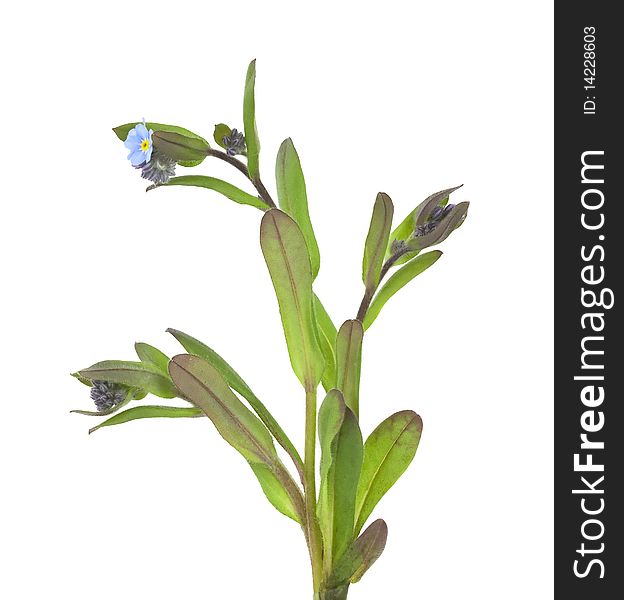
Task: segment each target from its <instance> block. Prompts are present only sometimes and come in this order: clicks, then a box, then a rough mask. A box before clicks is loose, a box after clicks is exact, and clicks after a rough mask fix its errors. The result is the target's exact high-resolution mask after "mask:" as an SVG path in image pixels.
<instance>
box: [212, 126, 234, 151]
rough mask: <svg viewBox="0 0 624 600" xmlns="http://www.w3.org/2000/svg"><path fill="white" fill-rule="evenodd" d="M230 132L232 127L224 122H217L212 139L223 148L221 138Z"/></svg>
mask: <svg viewBox="0 0 624 600" xmlns="http://www.w3.org/2000/svg"><path fill="white" fill-rule="evenodd" d="M230 133H232V129H231V128H230V127H229V125H226V124H225V123H219V124H217V125H215V128H214V134H213V137H214V141H215V142H217V144H219V146H221V148H224V149H225V144H224V143H223V138H224V137H225V136H226V135H230Z"/></svg>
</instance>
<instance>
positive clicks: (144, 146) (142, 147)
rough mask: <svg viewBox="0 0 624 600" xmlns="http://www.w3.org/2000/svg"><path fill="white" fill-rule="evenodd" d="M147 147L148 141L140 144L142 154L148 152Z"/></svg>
mask: <svg viewBox="0 0 624 600" xmlns="http://www.w3.org/2000/svg"><path fill="white" fill-rule="evenodd" d="M149 146H150V143H149V140H147V139H146V140H143V141H142V142H141V150H143V152H146V151H147V150H149Z"/></svg>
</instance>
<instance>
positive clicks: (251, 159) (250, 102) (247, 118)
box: [243, 60, 260, 181]
mask: <svg viewBox="0 0 624 600" xmlns="http://www.w3.org/2000/svg"><path fill="white" fill-rule="evenodd" d="M255 86H256V61H255V60H252V61H251V62H250V63H249V68H248V69H247V77H246V79H245V95H244V98H243V123H244V126H245V143H246V144H247V169H248V170H249V177H250V178H251V179H252V180H253V181H256V180H258V178H259V177H260V162H259V155H260V140H259V139H258V130H257V128H256V95H255Z"/></svg>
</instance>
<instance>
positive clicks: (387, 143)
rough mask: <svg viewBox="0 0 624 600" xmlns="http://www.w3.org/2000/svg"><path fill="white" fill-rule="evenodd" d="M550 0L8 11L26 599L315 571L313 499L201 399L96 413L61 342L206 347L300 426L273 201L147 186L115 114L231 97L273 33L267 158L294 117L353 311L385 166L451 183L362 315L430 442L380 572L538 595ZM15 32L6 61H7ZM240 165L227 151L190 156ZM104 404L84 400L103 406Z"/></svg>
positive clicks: (170, 593) (401, 398)
mask: <svg viewBox="0 0 624 600" xmlns="http://www.w3.org/2000/svg"><path fill="white" fill-rule="evenodd" d="M549 5H550V3H544V2H538V1H526V2H523V3H502V2H494V1H490V2H485V1H481V2H463V1H455V2H449V1H446V2H412V3H407V2H393V1H390V0H386V1H385V2H382V3H367V2H357V3H356V2H353V3H351V2H342V3H337V2H322V1H318V0H317V1H316V2H310V3H306V4H305V5H304V4H303V3H295V2H249V1H242V0H238V1H237V2H206V1H204V2H196V3H195V2H159V1H152V2H149V3H147V2H143V3H138V2H110V1H109V2H106V3H104V2H103V3H98V4H94V3H85V2H69V1H67V0H65V1H62V0H61V1H60V2H22V3H19V5H18V4H15V3H14V4H13V5H11V6H10V7H9V8H8V14H7V13H6V10H7V9H6V8H5V14H4V17H3V22H2V24H1V25H0V27H1V28H2V35H1V36H0V45H1V47H2V48H1V50H2V54H3V56H4V59H3V63H4V66H3V72H4V74H3V78H4V85H3V87H4V92H3V95H2V98H1V99H0V102H1V103H2V123H1V130H2V137H1V141H0V152H2V162H1V164H2V178H3V181H2V225H1V227H2V235H1V239H0V244H1V245H2V280H3V284H4V285H3V287H4V291H3V293H2V298H1V300H0V301H1V302H2V313H1V314H2V365H3V369H2V371H3V378H2V381H3V384H2V406H3V409H2V414H1V416H0V445H1V452H2V463H1V467H0V468H1V478H2V486H3V491H2V496H1V497H0V502H1V503H2V510H1V513H0V515H1V516H0V519H1V541H0V545H1V546H0V552H1V553H2V557H1V564H2V566H3V571H4V574H3V576H2V578H1V579H0V595H1V596H2V597H3V598H7V599H10V600H25V599H28V600H30V599H31V598H56V597H62V598H64V599H65V600H73V599H84V598H86V597H88V598H89V599H90V600H103V599H110V598H118V599H120V600H126V599H136V598H150V600H159V599H167V600H171V599H172V598H175V599H180V600H199V599H206V598H234V599H238V598H241V599H242V598H259V599H261V600H265V599H266V600H269V599H270V600H281V599H283V600H292V599H293V598H297V599H300V598H310V596H311V592H310V581H309V566H308V562H307V556H306V551H305V548H304V543H303V538H302V536H301V532H300V531H299V530H298V528H297V527H296V526H295V525H294V524H292V523H291V522H290V521H288V520H287V519H285V518H283V517H282V516H280V515H279V514H277V513H276V512H275V511H274V510H273V509H272V507H271V506H270V505H269V504H268V503H267V502H266V500H265V499H264V497H263V495H262V493H261V491H260V489H259V486H258V484H257V482H256V480H255V478H254V477H253V476H252V474H251V472H250V470H249V468H248V466H247V465H246V464H245V462H244V461H243V460H242V459H241V458H240V457H239V455H238V454H237V453H236V452H235V451H233V450H232V449H231V448H230V447H229V446H227V445H226V444H224V442H223V441H222V440H221V438H220V437H219V436H218V435H217V434H216V432H215V431H214V429H213V428H212V426H211V424H210V423H209V422H208V421H207V420H200V419H196V420H192V421H191V420H189V421H186V420H177V421H167V420H162V421H159V420H150V421H143V422H134V423H130V424H128V425H124V426H120V427H116V428H110V429H105V430H102V431H99V432H97V433H96V434H94V435H93V436H87V429H88V428H89V427H90V426H92V425H93V424H94V420H93V419H91V418H88V417H83V416H79V415H70V414H69V410H70V409H72V408H84V409H88V408H89V407H90V401H89V399H88V390H87V389H86V388H84V387H83V386H81V385H80V384H79V383H78V382H76V381H75V380H73V379H72V378H71V377H69V372H70V371H73V370H76V369H79V368H83V367H86V366H88V365H90V364H92V363H94V362H96V361H98V360H103V359H109V358H119V359H132V358H133V348H132V344H133V343H134V342H135V341H137V340H141V341H146V342H150V343H153V344H155V345H157V346H159V347H161V348H162V349H163V350H165V351H166V352H168V353H170V354H174V353H176V352H177V351H178V346H177V345H176V343H175V340H173V339H172V338H169V336H168V335H167V334H166V333H165V332H164V330H165V328H166V327H176V328H179V329H182V330H185V331H188V332H189V333H192V334H193V335H195V336H197V337H199V338H200V339H203V340H204V341H206V342H207V343H209V344H210V345H212V346H213V347H214V348H216V349H218V351H219V352H220V353H222V354H223V355H224V356H225V357H226V358H227V359H228V360H229V361H230V362H232V363H233V364H234V366H235V367H236V368H237V369H238V370H239V371H240V372H241V373H242V374H243V376H244V377H245V379H246V380H247V381H248V382H249V383H250V384H251V386H252V387H253V388H254V390H255V391H256V393H257V394H258V395H259V396H260V397H261V398H262V399H263V400H264V401H265V403H266V404H268V405H269V407H270V408H271V409H272V410H273V412H274V413H275V414H276V416H277V417H278V419H279V420H280V421H281V422H282V424H283V426H284V428H285V429H286V430H287V431H289V432H291V434H292V436H293V437H294V438H295V439H296V440H297V443H298V445H299V447H301V445H302V444H301V441H302V423H303V399H302V393H301V390H300V389H299V385H298V382H297V380H296V379H295V378H294V376H293V375H292V374H291V372H290V367H289V363H288V358H287V353H286V350H285V344H284V343H283V338H282V332H281V328H280V322H279V317H278V312H277V307H276V302H275V300H274V296H273V290H272V287H271V284H270V281H269V278H268V275H267V273H266V267H265V265H264V263H263V261H262V258H261V254H260V251H259V244H258V224H259V218H260V213H259V212H258V211H256V210H255V209H253V208H250V207H244V206H239V205H236V204H234V203H232V202H229V201H228V200H226V199H224V198H222V197H220V196H218V195H216V194H215V193H212V192H209V191H206V190H198V189H191V188H172V189H163V190H157V191H156V192H152V193H150V194H148V195H146V194H145V193H144V192H143V189H144V187H145V182H144V181H143V180H141V179H140V178H139V176H138V173H137V172H136V171H134V170H133V169H132V168H130V165H129V163H128V162H127V161H126V151H125V149H124V148H123V145H122V144H121V142H119V141H118V140H117V139H116V138H115V137H114V135H113V134H112V132H111V130H110V128H111V127H112V126H114V125H116V124H120V123H125V122H127V121H132V120H140V119H141V118H142V117H146V118H147V119H148V120H154V121H160V122H164V123H176V124H179V125H182V126H185V127H187V128H189V129H192V130H194V131H196V132H198V133H200V134H203V135H204V136H205V137H210V136H211V135H212V127H213V125H214V123H217V122H221V121H224V122H226V123H230V124H232V125H233V126H238V127H240V126H241V125H242V122H241V121H242V119H241V105H242V88H243V82H244V76H245V70H246V67H247V64H248V62H249V60H250V59H252V58H257V59H258V79H257V90H256V91H257V117H258V128H259V133H260V137H261V141H262V154H261V167H262V171H263V173H264V176H263V177H264V179H265V180H266V182H267V185H268V187H269V188H270V189H271V190H274V182H273V161H274V157H275V154H276V151H277V149H278V147H279V144H280V142H281V141H282V139H283V138H285V137H287V136H292V137H293V139H294V141H295V144H296V146H297V149H298V151H299V154H300V156H301V160H302V164H303V167H304V170H305V173H306V178H307V183H308V196H309V199H310V205H311V213H312V218H313V221H314V224H315V227H316V231H317V237H318V240H319V243H320V247H321V260H322V270H321V274H320V276H319V278H318V283H317V290H318V293H319V295H320V296H321V297H322V298H323V299H324V302H325V304H326V305H327V307H328V309H329V310H330V311H331V313H332V315H333V316H334V319H335V320H336V321H337V322H338V323H340V322H342V320H344V319H345V318H349V317H353V316H354V313H355V310H356V308H357V305H358V303H359V300H360V297H361V293H362V284H361V281H360V265H361V252H362V245H363V240H364V237H365V235H366V230H367V227H368V221H369V218H370V211H371V207H372V203H373V201H374V198H375V194H376V193H377V192H378V191H380V190H382V191H385V192H387V193H389V194H390V195H391V196H392V198H393V200H394V203H395V206H396V215H397V220H398V219H402V218H403V216H404V215H405V214H406V213H407V212H408V211H410V210H411V209H412V208H413V207H414V206H415V205H416V204H417V203H419V202H420V201H421V200H422V199H424V198H425V197H426V196H427V195H429V194H430V193H432V192H435V191H437V190H439V189H443V188H446V187H450V186H453V185H457V184H459V183H463V184H464V188H463V189H461V190H460V191H458V192H457V193H456V194H455V195H454V198H453V199H454V200H455V201H461V200H470V201H471V203H472V204H471V209H470V214H469V218H468V220H467V222H466V223H465V225H464V226H463V227H462V228H461V229H460V230H459V231H458V232H457V233H455V234H454V235H453V236H452V237H451V238H450V239H449V240H448V241H447V242H446V243H445V244H444V247H443V250H444V251H445V255H444V256H443V257H442V259H441V260H440V261H439V262H438V263H437V264H436V265H435V266H434V267H433V268H432V269H431V270H429V271H428V272H427V273H425V274H423V275H422V276H421V277H419V278H418V279H416V280H415V281H414V282H413V283H412V284H411V285H410V286H409V287H408V288H406V289H404V290H403V291H402V292H401V293H400V294H399V295H397V296H396V297H395V298H393V299H392V300H391V301H390V302H389V303H388V305H387V306H386V307H385V309H384V310H383V312H382V314H381V316H380V317H379V319H378V320H377V322H376V323H375V324H374V325H373V327H372V328H371V329H370V330H369V332H368V333H367V335H366V340H365V350H364V352H365V356H364V364H363V380H362V394H361V403H362V428H363V430H364V432H365V434H368V433H369V432H370V431H371V430H372V429H373V428H374V427H375V426H376V425H377V423H378V422H379V421H381V420H382V419H383V418H385V417H386V416H388V415H389V414H390V413H392V412H394V411H397V410H400V409H405V408H411V409H415V410H416V411H417V412H418V413H419V414H421V415H422V417H423V420H424V424H425V425H424V433H423V438H422V442H421V446H420V449H419V451H418V454H417V457H416V459H415V461H414V463H413V465H412V466H411V467H410V469H409V471H408V472H407V474H406V475H405V477H404V479H402V480H401V481H400V482H399V484H398V485H397V486H396V488H394V489H393V490H392V491H391V492H390V493H389V495H388V496H387V497H386V498H385V499H384V500H383V501H382V503H381V504H380V505H379V507H378V509H377V510H376V512H375V515H376V516H380V517H384V518H385V519H386V520H387V522H388V524H389V529H390V535H389V541H388V546H387V549H386V551H385V553H384V555H383V556H382V558H381V559H380V560H379V562H378V563H377V564H376V565H375V567H373V569H372V570H371V571H370V573H369V574H367V575H366V577H365V578H364V580H363V581H362V583H360V584H358V585H356V586H354V587H353V590H352V592H351V594H350V597H351V596H352V597H353V599H354V600H365V599H373V598H406V599H410V600H411V599H416V598H427V600H441V599H445V600H446V599H451V600H452V599H455V598H458V597H461V598H479V599H480V600H489V599H496V600H498V599H499V598H501V597H504V598H506V599H515V598H518V599H526V598H528V597H531V598H539V599H541V598H544V599H546V598H550V597H551V595H552V574H551V567H552V560H551V559H552V502H551V500H552V468H551V458H552V453H551V445H552V424H553V423H552V377H551V359H552V310H551V304H552V264H551V263H552V248H551V245H552V233H551V232H552V175H551V170H552V169H551V167H552V110H551V103H552V67H551V61H552V49H551V46H552V15H551V9H550V6H549ZM7 61H8V63H7ZM198 171H199V172H201V173H209V174H213V175H216V176H220V177H226V178H228V179H230V181H232V182H233V183H236V184H238V185H241V186H244V185H245V182H244V181H243V180H242V179H241V177H240V176H239V174H238V173H237V172H234V171H232V172H230V168H229V167H228V166H227V165H225V164H220V163H219V164H214V161H212V162H211V161H206V163H205V164H204V165H202V166H201V167H200V168H199V169H198ZM95 421H97V420H95Z"/></svg>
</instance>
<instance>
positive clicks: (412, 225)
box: [384, 185, 462, 265]
mask: <svg viewBox="0 0 624 600" xmlns="http://www.w3.org/2000/svg"><path fill="white" fill-rule="evenodd" d="M460 187H462V186H461V185H458V186H457V187H453V188H449V189H447V190H442V191H440V192H436V193H435V194H431V196H429V197H428V198H426V199H425V200H424V201H423V202H421V203H420V204H419V205H418V206H417V207H416V208H415V209H414V210H413V211H412V212H411V213H410V214H409V215H407V217H405V219H403V221H402V222H401V224H400V225H399V226H398V227H397V228H396V229H395V230H394V231H393V232H392V233H391V234H390V238H389V240H388V247H387V250H386V256H385V258H384V260H388V259H389V258H390V256H391V255H392V249H391V248H392V243H393V242H407V241H408V240H409V238H410V236H411V235H412V233H413V232H414V230H415V229H416V225H422V223H423V222H424V220H425V219H426V217H427V216H429V215H430V214H431V211H432V210H433V209H434V208H435V207H436V206H446V204H447V203H448V199H449V196H450V195H451V194H452V193H453V192H454V191H455V190H458V189H459V188H460ZM417 221H419V222H418V223H417ZM420 221H422V222H420ZM417 254H418V250H415V251H413V252H409V253H407V254H405V255H403V256H402V257H401V258H399V259H398V260H397V262H396V263H395V264H396V265H402V264H404V263H406V262H408V261H409V260H410V259H412V258H414V256H416V255H417Z"/></svg>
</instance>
